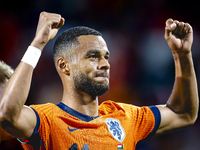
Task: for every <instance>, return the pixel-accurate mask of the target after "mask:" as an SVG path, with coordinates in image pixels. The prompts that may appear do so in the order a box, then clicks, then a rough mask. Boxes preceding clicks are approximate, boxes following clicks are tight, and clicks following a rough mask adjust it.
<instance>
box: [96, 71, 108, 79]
mask: <svg viewBox="0 0 200 150" xmlns="http://www.w3.org/2000/svg"><path fill="white" fill-rule="evenodd" d="M94 77H95V78H97V77H103V78H108V73H107V72H105V71H101V72H97V73H95V74H94Z"/></svg>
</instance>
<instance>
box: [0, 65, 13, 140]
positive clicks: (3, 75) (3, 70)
mask: <svg viewBox="0 0 200 150" xmlns="http://www.w3.org/2000/svg"><path fill="white" fill-rule="evenodd" d="M13 72H14V71H13V69H12V68H11V67H10V66H8V65H7V64H6V63H4V62H3V61H0V97H1V96H2V94H3V90H4V88H5V85H6V83H7V82H8V80H9V79H10V77H11V75H12V74H13ZM12 138H13V136H11V135H10V134H8V133H7V132H5V131H4V130H3V129H2V128H1V127H0V143H1V141H4V140H9V139H12Z"/></svg>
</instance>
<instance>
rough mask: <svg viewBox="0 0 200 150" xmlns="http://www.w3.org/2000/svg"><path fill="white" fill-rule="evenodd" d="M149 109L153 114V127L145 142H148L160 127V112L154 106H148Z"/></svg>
mask: <svg viewBox="0 0 200 150" xmlns="http://www.w3.org/2000/svg"><path fill="white" fill-rule="evenodd" d="M149 108H150V109H151V111H152V112H153V114H154V117H155V126H154V128H153V131H152V132H151V133H149V135H148V136H147V137H146V138H145V140H150V139H151V138H152V137H153V136H154V134H155V133H156V131H157V130H158V128H159V126H160V121H161V115H160V111H159V109H158V108H157V107H156V106H149Z"/></svg>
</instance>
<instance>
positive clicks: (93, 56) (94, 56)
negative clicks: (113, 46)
mask: <svg viewBox="0 0 200 150" xmlns="http://www.w3.org/2000/svg"><path fill="white" fill-rule="evenodd" d="M88 58H92V59H96V58H97V56H96V55H90V56H89V57H88Z"/></svg>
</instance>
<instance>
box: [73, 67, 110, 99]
mask: <svg viewBox="0 0 200 150" xmlns="http://www.w3.org/2000/svg"><path fill="white" fill-rule="evenodd" d="M73 80H74V85H75V87H76V89H78V90H80V91H82V92H85V93H87V94H89V95H90V96H92V97H96V96H101V95H103V94H105V93H106V92H107V91H108V89H109V84H106V83H99V82H95V81H91V80H90V79H89V78H88V76H86V75H85V74H83V73H82V72H80V71H77V70H73Z"/></svg>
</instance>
